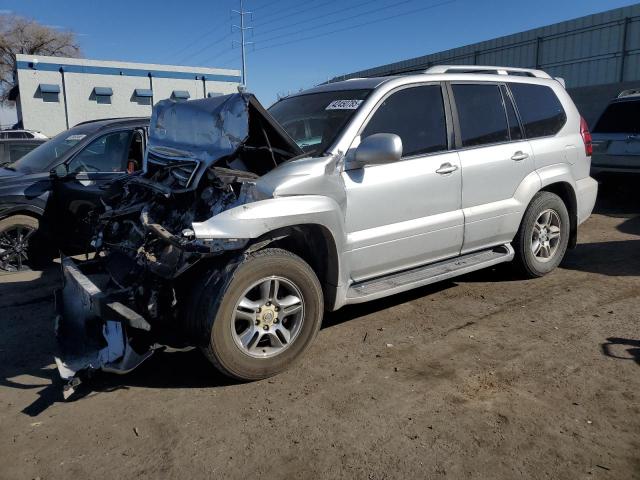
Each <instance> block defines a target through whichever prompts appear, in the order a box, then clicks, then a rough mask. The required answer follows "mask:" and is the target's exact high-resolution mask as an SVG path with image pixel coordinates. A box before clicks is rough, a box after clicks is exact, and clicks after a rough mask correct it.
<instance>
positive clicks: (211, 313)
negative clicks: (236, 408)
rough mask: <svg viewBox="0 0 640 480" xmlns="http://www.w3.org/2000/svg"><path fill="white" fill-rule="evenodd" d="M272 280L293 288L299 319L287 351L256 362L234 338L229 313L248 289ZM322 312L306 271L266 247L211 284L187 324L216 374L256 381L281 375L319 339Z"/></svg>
mask: <svg viewBox="0 0 640 480" xmlns="http://www.w3.org/2000/svg"><path fill="white" fill-rule="evenodd" d="M271 276H278V277H282V278H284V279H286V280H288V281H290V282H292V284H294V285H295V286H296V287H297V288H298V290H299V292H300V294H301V295H302V300H303V305H304V308H303V310H302V314H301V318H302V320H301V324H300V327H299V330H298V332H297V334H296V336H295V337H293V338H292V340H291V342H290V343H289V344H288V345H287V347H286V348H284V349H283V350H282V351H280V352H279V353H277V354H275V355H274V356H271V357H267V358H256V357H254V356H250V353H248V352H247V351H245V350H244V349H243V348H242V346H241V345H238V343H237V342H236V340H235V339H234V334H233V333H232V328H236V321H235V320H234V312H235V308H236V304H237V302H239V300H240V299H241V298H242V297H243V295H244V293H245V291H246V290H247V289H248V288H250V287H251V286H252V285H254V284H255V283H256V282H259V281H261V280H262V279H265V278H267V277H271ZM323 311H324V306H323V296H322V288H321V286H320V282H319V281H318V278H317V277H316V275H315V273H314V272H313V270H312V269H311V267H309V265H308V264H307V263H306V262H304V261H303V260H302V259H301V258H300V257H298V256H296V255H294V254H292V253H291V252H288V251H286V250H281V249H279V248H268V249H264V250H260V251H258V252H255V253H251V254H249V255H246V256H244V257H243V258H242V259H241V260H240V262H239V263H238V265H237V266H236V267H235V268H233V269H232V270H231V271H227V272H225V273H223V274H222V277H221V278H220V279H218V281H215V282H211V284H210V285H208V286H207V287H206V288H205V289H204V290H203V292H202V294H201V296H200V301H199V306H198V308H197V310H196V312H195V318H194V319H192V322H195V324H196V326H197V330H198V331H199V332H200V333H199V335H200V336H201V338H200V341H199V342H198V343H199V344H200V345H201V349H202V351H203V353H204V354H205V356H206V357H207V358H208V359H209V361H211V363H213V365H214V366H215V367H216V368H217V369H218V370H219V371H220V372H222V373H223V374H224V375H227V376H229V377H232V378H235V379H240V380H259V379H263V378H267V377H270V376H273V375H276V374H278V373H280V372H282V371H283V370H285V369H287V368H288V367H289V366H291V364H292V363H293V362H295V361H296V360H297V359H298V358H300V356H301V355H302V353H303V352H304V351H305V350H306V349H307V348H308V347H309V346H310V344H311V343H312V342H313V340H314V339H315V337H316V335H317V334H318V331H319V329H320V324H321V322H322V315H323ZM283 322H284V320H283Z"/></svg>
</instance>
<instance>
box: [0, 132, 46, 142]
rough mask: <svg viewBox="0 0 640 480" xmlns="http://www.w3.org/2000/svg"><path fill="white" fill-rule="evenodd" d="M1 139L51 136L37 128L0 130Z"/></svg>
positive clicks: (27, 138)
mask: <svg viewBox="0 0 640 480" xmlns="http://www.w3.org/2000/svg"><path fill="white" fill-rule="evenodd" d="M0 139H7V140H9V139H10V140H16V139H26V140H33V139H36V140H48V139H49V137H47V136H46V135H45V134H44V133H41V132H36V131H35V130H0Z"/></svg>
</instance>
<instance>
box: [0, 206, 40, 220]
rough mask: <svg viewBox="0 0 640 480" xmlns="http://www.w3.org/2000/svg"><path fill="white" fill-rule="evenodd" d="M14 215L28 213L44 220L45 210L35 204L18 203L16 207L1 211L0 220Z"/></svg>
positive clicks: (29, 215) (27, 214)
mask: <svg viewBox="0 0 640 480" xmlns="http://www.w3.org/2000/svg"><path fill="white" fill-rule="evenodd" d="M14 215H26V216H28V217H33V218H35V219H36V220H38V221H40V220H42V216H43V215H44V211H43V210H42V209H41V208H38V207H36V206H33V205H17V206H15V207H11V208H8V209H6V210H2V211H0V220H4V219H5V218H9V217H12V216H14Z"/></svg>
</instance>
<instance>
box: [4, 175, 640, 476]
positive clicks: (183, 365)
mask: <svg viewBox="0 0 640 480" xmlns="http://www.w3.org/2000/svg"><path fill="white" fill-rule="evenodd" d="M596 212H597V213H595V214H594V215H593V216H592V218H591V219H590V220H589V221H588V222H587V223H586V224H585V225H584V226H583V227H582V229H581V231H580V236H579V242H580V243H579V245H578V247H577V248H576V249H575V250H572V251H570V252H569V253H568V255H567V257H566V260H565V262H564V263H563V265H562V267H561V268H560V269H558V270H557V271H556V272H554V273H553V274H551V275H549V276H547V277H545V278H542V279H537V280H528V281H523V280H518V279H515V278H513V277H512V276H511V274H510V273H509V271H508V270H506V269H504V268H498V269H495V270H491V271H483V272H477V273H476V274H472V275H468V276H466V277H463V278H460V279H456V280H455V281H450V282H445V283H442V284H439V285H435V286H432V287H428V288H423V289H420V290H417V291H414V292H410V293H408V294H404V295H399V296H395V297H392V298H389V299H385V300H382V301H377V302H374V303H371V304H365V305H360V306H354V307H348V308H345V309H343V310H341V311H339V312H337V313H334V314H330V315H328V316H327V318H326V319H325V326H324V328H323V330H322V331H321V332H320V335H319V337H318V339H317V341H316V343H315V345H314V346H313V347H312V348H311V350H310V351H309V352H308V354H307V355H306V356H305V357H304V359H303V360H302V361H301V362H299V363H298V364H297V365H296V366H295V367H294V368H292V369H291V370H289V371H288V372H286V373H284V374H282V375H280V376H278V377H275V378H273V379H270V380H265V381H261V382H254V383H245V384H241V383H234V382H230V381H228V380H226V379H224V378H222V377H220V376H219V375H218V374H216V372H215V371H214V370H213V368H212V367H210V366H209V364H208V363H207V362H206V361H205V360H204V358H203V357H201V356H200V354H199V353H198V352H196V351H191V352H186V353H185V352H174V353H161V354H158V355H157V356H155V357H152V358H151V359H150V360H149V361H148V362H147V363H146V364H144V365H142V366H141V367H140V368H139V369H138V370H136V371H135V372H133V373H131V374H129V375H126V376H116V375H107V374H102V375H100V376H99V377H98V378H96V379H95V380H94V382H93V383H92V384H91V391H87V392H85V393H86V395H85V396H83V397H82V398H79V399H78V400H76V401H73V402H63V401H62V396H61V383H60V381H59V380H58V378H57V374H56V371H55V369H54V366H53V364H52V356H53V353H54V350H55V342H54V338H53V335H52V316H53V315H52V309H53V306H52V296H51V291H52V288H53V287H54V286H55V285H56V284H57V282H58V272H57V270H55V269H52V270H50V271H46V272H27V273H21V274H9V275H4V276H1V277H0V478H2V479H13V478H15V479H31V478H37V477H39V478H41V479H53V478H154V479H155V478H183V477H185V478H201V477H207V478H231V479H235V478H238V479H241V478H247V477H248V476H250V475H251V476H253V477H255V478H363V479H386V478H397V479H407V478H443V477H448V478H479V479H512V478H552V479H574V478H610V479H617V480H619V479H629V478H636V479H640V194H638V192H637V187H634V186H633V185H632V186H630V187H628V188H626V189H618V188H610V189H608V190H607V191H604V192H602V195H601V196H600V200H599V203H598V207H597V209H596Z"/></svg>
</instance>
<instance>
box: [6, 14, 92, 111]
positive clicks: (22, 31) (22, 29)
mask: <svg viewBox="0 0 640 480" xmlns="http://www.w3.org/2000/svg"><path fill="white" fill-rule="evenodd" d="M19 53H24V54H27V55H50V56H53V57H80V56H81V52H80V47H79V45H78V40H77V39H76V35H75V33H73V32H71V31H65V32H61V31H58V30H56V29H53V28H50V27H47V26H45V25H41V24H39V23H38V22H36V21H34V20H29V19H27V18H23V17H18V16H16V15H0V102H4V101H6V100H7V97H8V95H9V91H10V90H11V89H12V88H13V87H14V85H15V78H14V72H15V69H16V55H17V54H19Z"/></svg>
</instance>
